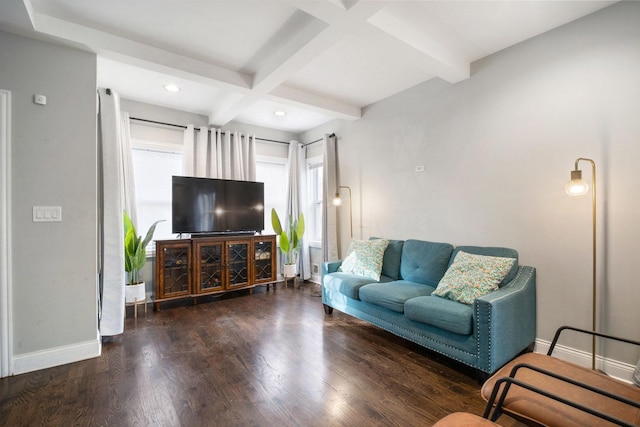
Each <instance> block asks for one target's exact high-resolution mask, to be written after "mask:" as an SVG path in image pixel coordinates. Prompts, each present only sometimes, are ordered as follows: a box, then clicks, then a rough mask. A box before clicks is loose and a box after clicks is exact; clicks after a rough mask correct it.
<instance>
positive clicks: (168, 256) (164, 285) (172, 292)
mask: <svg viewBox="0 0 640 427" xmlns="http://www.w3.org/2000/svg"><path fill="white" fill-rule="evenodd" d="M190 260H191V241H189V240H186V241H180V240H167V241H163V240H159V241H157V242H156V299H170V298H178V297H182V296H185V295H189V293H190V291H191V287H190V283H191V274H190V270H191V265H190Z"/></svg>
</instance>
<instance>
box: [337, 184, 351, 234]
mask: <svg viewBox="0 0 640 427" xmlns="http://www.w3.org/2000/svg"><path fill="white" fill-rule="evenodd" d="M341 188H342V189H345V190H348V191H349V226H350V230H351V238H353V206H352V204H351V187H348V186H346V185H339V186H338V187H337V188H336V195H335V196H334V198H333V206H342V198H341V197H340V189H341Z"/></svg>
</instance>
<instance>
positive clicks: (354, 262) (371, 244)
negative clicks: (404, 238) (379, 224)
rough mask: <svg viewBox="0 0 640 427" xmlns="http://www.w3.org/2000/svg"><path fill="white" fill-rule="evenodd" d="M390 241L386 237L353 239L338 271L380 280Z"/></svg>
mask: <svg viewBox="0 0 640 427" xmlns="http://www.w3.org/2000/svg"><path fill="white" fill-rule="evenodd" d="M388 243H389V241H388V240H384V239H379V240H356V239H353V240H352V241H351V244H349V250H347V256H346V257H345V258H344V259H343V260H342V264H341V265H340V268H338V271H342V272H344V273H351V274H357V275H358V276H364V277H370V278H371V279H373V280H375V281H376V282H378V281H380V271H382V259H383V257H384V250H385V249H386V248H387V244H388Z"/></svg>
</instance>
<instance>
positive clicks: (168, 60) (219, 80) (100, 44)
mask: <svg viewBox="0 0 640 427" xmlns="http://www.w3.org/2000/svg"><path fill="white" fill-rule="evenodd" d="M35 29H36V31H38V32H40V33H44V34H47V35H49V36H53V37H57V38H60V39H64V40H69V41H72V42H76V43H79V42H78V40H82V42H81V43H82V44H83V45H85V46H86V47H87V48H88V49H90V50H91V51H92V52H95V53H97V54H99V55H101V56H104V57H106V58H111V59H115V60H119V61H121V62H125V63H128V64H130V65H136V66H140V67H143V68H147V69H151V70H153V71H157V72H161V73H171V74H174V75H176V76H178V77H183V78H188V79H192V80H194V81H198V82H200V83H204V84H210V85H214V86H217V87H223V88H228V89H233V90H239V91H241V92H247V91H248V90H249V89H250V86H251V80H252V79H251V76H249V75H247V74H244V73H239V72H237V71H233V70H230V69H228V68H224V67H220V66H217V65H214V64H210V63H207V62H203V61H199V60H197V59H193V58H190V57H187V56H183V55H179V54H176V53H173V52H169V51H166V50H163V49H159V48H156V47H153V46H150V45H147V44H144V43H139V42H136V41H133V40H130V39H126V38H124V37H120V36H116V35H114V34H110V33H106V32H104V31H98V30H95V29H93V28H89V27H85V26H82V25H78V24H75V23H72V22H69V21H64V20H62V19H58V18H53V17H51V16H48V15H43V14H36V16H35Z"/></svg>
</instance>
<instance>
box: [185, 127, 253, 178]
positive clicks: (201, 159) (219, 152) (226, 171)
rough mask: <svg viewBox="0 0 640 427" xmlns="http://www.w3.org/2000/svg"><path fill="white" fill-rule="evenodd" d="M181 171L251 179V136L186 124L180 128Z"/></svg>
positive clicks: (193, 174)
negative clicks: (182, 153)
mask: <svg viewBox="0 0 640 427" xmlns="http://www.w3.org/2000/svg"><path fill="white" fill-rule="evenodd" d="M183 141H184V160H183V168H182V173H183V175H185V176H196V177H201V178H220V179H235V180H239V181H255V179H256V148H255V137H254V136H253V135H251V136H243V135H242V134H241V133H239V132H234V133H233V134H232V133H231V132H223V131H222V130H220V129H213V128H212V129H209V128H207V127H201V128H199V129H198V131H196V129H195V128H194V126H193V125H188V126H187V128H186V129H185V131H184V138H183Z"/></svg>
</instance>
